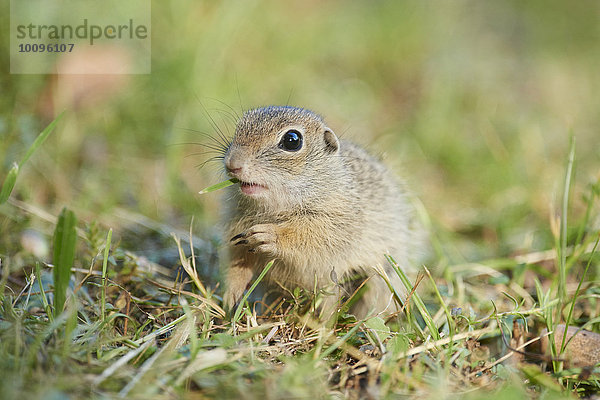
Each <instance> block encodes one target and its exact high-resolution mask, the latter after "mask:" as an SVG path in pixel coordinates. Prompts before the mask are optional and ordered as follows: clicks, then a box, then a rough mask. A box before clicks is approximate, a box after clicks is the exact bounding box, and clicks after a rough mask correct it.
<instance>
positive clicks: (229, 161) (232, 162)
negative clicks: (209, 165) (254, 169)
mask: <svg viewBox="0 0 600 400" xmlns="http://www.w3.org/2000/svg"><path fill="white" fill-rule="evenodd" d="M225 169H226V170H227V172H228V173H230V174H232V175H239V173H240V172H242V169H243V163H242V162H241V161H240V160H239V159H238V158H236V157H231V156H229V157H226V158H225Z"/></svg>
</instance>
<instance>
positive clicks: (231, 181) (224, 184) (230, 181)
mask: <svg viewBox="0 0 600 400" xmlns="http://www.w3.org/2000/svg"><path fill="white" fill-rule="evenodd" d="M238 182H239V180H237V179H235V178H231V179H227V180H226V181H223V182H221V183H217V184H216V185H212V186H209V187H207V188H205V189H202V190H201V191H199V192H198V193H200V194H206V193H210V192H214V191H215V190H220V189H225V188H226V187H227V186H231V185H234V184H236V183H238Z"/></svg>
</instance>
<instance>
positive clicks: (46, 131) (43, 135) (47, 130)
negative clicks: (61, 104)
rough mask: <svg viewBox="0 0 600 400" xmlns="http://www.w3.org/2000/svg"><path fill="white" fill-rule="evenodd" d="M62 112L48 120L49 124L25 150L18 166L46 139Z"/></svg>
mask: <svg viewBox="0 0 600 400" xmlns="http://www.w3.org/2000/svg"><path fill="white" fill-rule="evenodd" d="M64 113H65V112H64V111H63V112H61V113H60V114H59V115H58V116H57V117H56V118H54V121H52V122H50V124H48V126H47V127H46V128H45V129H44V130H43V131H42V132H41V133H40V134H39V135H38V137H37V138H36V139H35V140H34V142H33V144H32V145H31V146H30V147H29V149H28V150H27V153H25V157H23V159H22V160H21V163H20V164H19V166H21V167H22V166H23V164H25V163H26V162H27V160H29V158H30V157H31V155H32V154H33V153H34V152H35V151H36V150H37V149H38V147H40V146H41V145H42V144H43V143H44V142H45V141H46V139H47V138H48V136H49V135H50V133H52V131H53V130H54V128H55V127H56V124H57V123H58V121H60V119H61V118H62V116H63V115H64Z"/></svg>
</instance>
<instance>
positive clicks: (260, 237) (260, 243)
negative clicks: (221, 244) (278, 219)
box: [231, 224, 277, 255]
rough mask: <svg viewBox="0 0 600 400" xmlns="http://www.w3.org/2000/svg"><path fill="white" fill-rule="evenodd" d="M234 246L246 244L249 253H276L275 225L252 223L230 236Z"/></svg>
mask: <svg viewBox="0 0 600 400" xmlns="http://www.w3.org/2000/svg"><path fill="white" fill-rule="evenodd" d="M231 242H233V244H234V246H246V247H248V251H249V252H251V253H256V252H258V253H266V254H270V255H275V254H277V225H275V224H259V225H254V226H253V227H251V228H250V229H248V230H247V231H246V232H243V233H240V234H239V235H235V236H234V237H232V238H231Z"/></svg>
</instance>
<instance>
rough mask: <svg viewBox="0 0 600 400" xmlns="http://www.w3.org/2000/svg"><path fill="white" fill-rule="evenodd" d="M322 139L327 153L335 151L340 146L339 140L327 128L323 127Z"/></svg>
mask: <svg viewBox="0 0 600 400" xmlns="http://www.w3.org/2000/svg"><path fill="white" fill-rule="evenodd" d="M323 139H325V149H326V150H327V151H328V152H329V153H335V152H336V151H338V150H339V148H340V141H339V140H338V138H337V136H335V133H333V132H332V131H331V130H329V129H328V128H327V129H325V134H324V135H323Z"/></svg>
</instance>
